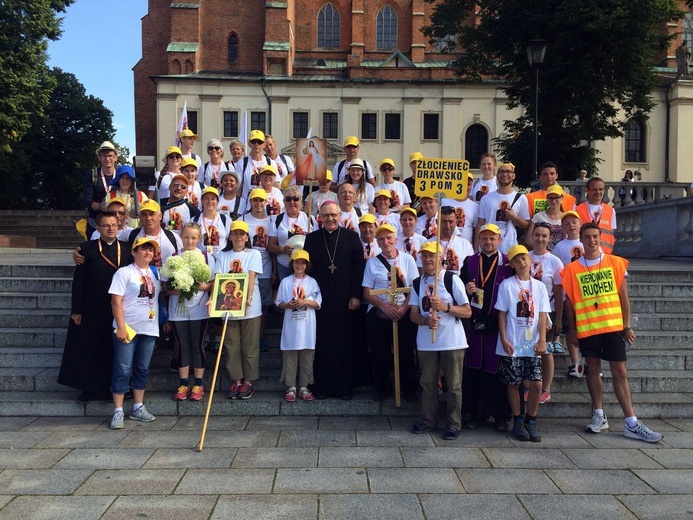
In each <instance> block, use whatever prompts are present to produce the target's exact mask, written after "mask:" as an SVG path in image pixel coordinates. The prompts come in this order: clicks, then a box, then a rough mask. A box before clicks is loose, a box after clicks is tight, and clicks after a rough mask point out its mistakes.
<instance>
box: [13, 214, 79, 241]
mask: <svg viewBox="0 0 693 520" xmlns="http://www.w3.org/2000/svg"><path fill="white" fill-rule="evenodd" d="M84 216H86V211H85V210H45V211H32V210H2V211H0V235H5V236H8V237H20V236H21V237H33V238H34V239H35V240H36V245H35V247H38V248H50V249H70V248H74V247H75V246H77V245H79V244H81V243H82V242H83V241H84V239H83V238H82V237H81V236H80V235H79V233H78V232H77V230H76V229H75V223H76V222H77V221H78V220H79V219H81V218H82V217H84Z"/></svg>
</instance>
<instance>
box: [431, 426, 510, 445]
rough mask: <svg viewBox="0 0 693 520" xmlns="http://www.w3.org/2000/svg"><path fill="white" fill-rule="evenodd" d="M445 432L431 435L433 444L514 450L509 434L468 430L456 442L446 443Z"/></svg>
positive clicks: (489, 430)
mask: <svg viewBox="0 0 693 520" xmlns="http://www.w3.org/2000/svg"><path fill="white" fill-rule="evenodd" d="M442 434H443V431H442V430H441V431H439V432H436V433H433V434H431V437H432V438H433V442H434V444H435V445H436V446H440V447H444V448H450V447H453V448H455V447H464V448H512V446H513V443H512V441H511V440H510V436H509V435H508V434H507V433H499V432H497V431H494V430H493V429H489V428H482V429H481V430H473V431H472V430H466V429H463V430H462V433H461V434H460V436H459V437H457V439H455V440H454V441H445V440H443V439H441V435H442Z"/></svg>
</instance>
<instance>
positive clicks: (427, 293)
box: [409, 269, 469, 351]
mask: <svg viewBox="0 0 693 520" xmlns="http://www.w3.org/2000/svg"><path fill="white" fill-rule="evenodd" d="M444 276H445V270H444V269H441V270H440V272H439V273H438V297H439V298H440V300H441V301H442V302H443V303H449V304H450V305H455V304H456V305H466V304H468V303H469V299H468V298H467V293H466V292H465V290H464V282H463V281H462V278H460V277H459V276H453V277H452V293H453V295H454V296H455V301H454V302H453V298H452V296H451V295H450V293H449V292H448V290H447V289H446V288H445V282H444ZM433 278H434V277H433V276H427V275H422V276H421V282H419V291H421V294H419V293H417V292H416V289H415V288H414V287H412V291H411V298H410V299H409V306H410V307H412V306H414V307H418V308H419V313H420V314H421V316H425V317H429V316H430V315H431V306H430V305H431V304H430V298H431V296H433V293H434V285H433ZM437 316H439V317H440V321H439V322H438V328H437V329H436V342H435V343H432V342H431V330H430V329H429V328H428V327H426V326H423V325H419V327H418V331H417V333H416V348H417V349H418V350H422V351H439V350H460V349H464V348H467V347H468V345H467V337H466V335H465V333H464V326H463V325H462V320H461V319H456V318H455V317H454V316H452V315H450V314H448V313H447V312H438V313H437Z"/></svg>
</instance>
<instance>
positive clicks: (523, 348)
mask: <svg viewBox="0 0 693 520" xmlns="http://www.w3.org/2000/svg"><path fill="white" fill-rule="evenodd" d="M535 355H536V354H535V353H534V342H533V341H525V342H524V343H522V344H521V345H517V346H516V347H515V352H513V357H534V356H535Z"/></svg>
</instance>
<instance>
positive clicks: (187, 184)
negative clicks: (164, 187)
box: [171, 173, 190, 186]
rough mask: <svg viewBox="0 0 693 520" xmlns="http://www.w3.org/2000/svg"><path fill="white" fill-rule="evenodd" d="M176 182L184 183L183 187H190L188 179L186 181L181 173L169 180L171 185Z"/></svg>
mask: <svg viewBox="0 0 693 520" xmlns="http://www.w3.org/2000/svg"><path fill="white" fill-rule="evenodd" d="M177 180H182V181H185V185H186V186H190V179H188V178H187V177H186V176H185V175H183V174H182V173H177V174H176V175H174V176H173V178H172V179H171V184H173V183H174V182H175V181H177Z"/></svg>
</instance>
